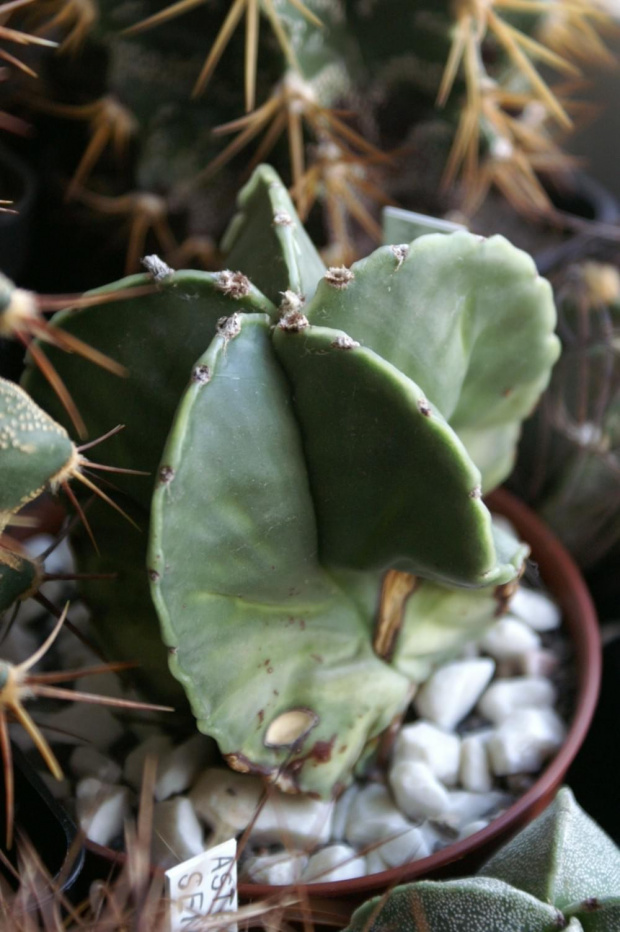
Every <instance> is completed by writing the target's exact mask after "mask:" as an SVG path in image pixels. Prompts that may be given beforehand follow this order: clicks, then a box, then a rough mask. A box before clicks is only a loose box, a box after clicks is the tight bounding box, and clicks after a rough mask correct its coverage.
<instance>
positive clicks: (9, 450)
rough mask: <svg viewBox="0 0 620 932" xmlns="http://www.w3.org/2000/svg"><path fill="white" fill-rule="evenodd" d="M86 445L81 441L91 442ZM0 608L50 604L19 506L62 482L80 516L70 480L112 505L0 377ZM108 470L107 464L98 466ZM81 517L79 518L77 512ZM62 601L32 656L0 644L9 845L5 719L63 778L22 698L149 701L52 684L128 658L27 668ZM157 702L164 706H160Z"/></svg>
mask: <svg viewBox="0 0 620 932" xmlns="http://www.w3.org/2000/svg"><path fill="white" fill-rule="evenodd" d="M91 445H92V444H89V445H87V446H91ZM0 454H1V455H0V480H1V481H0V613H4V612H5V611H8V610H11V609H16V608H17V607H18V606H19V604H20V603H21V602H23V601H25V600H26V599H28V598H31V597H32V598H35V599H37V600H38V601H40V602H41V604H43V605H44V606H45V607H49V608H50V609H51V610H52V611H54V606H52V605H48V603H47V600H46V599H45V598H44V597H43V596H42V595H41V594H40V593H39V589H40V588H41V586H42V585H43V584H44V583H45V582H46V581H47V580H48V579H49V578H53V577H48V576H47V575H46V574H45V571H44V566H43V560H42V559H39V558H33V557H31V556H30V555H29V554H28V553H27V552H26V551H25V550H24V549H22V548H21V547H20V545H19V544H18V543H17V542H16V541H14V540H12V539H11V537H10V527H11V525H12V524H14V523H18V522H19V519H20V515H19V512H20V510H21V508H22V507H23V506H24V505H26V504H28V503H29V502H31V501H32V500H33V499H34V498H35V497H36V496H38V495H39V494H40V493H41V492H42V491H44V490H46V489H48V488H49V489H51V490H52V491H56V490H57V489H59V488H60V489H63V490H64V491H65V493H66V494H67V495H68V496H69V498H70V499H71V501H73V502H74V503H75V505H76V507H77V509H78V512H79V514H80V515H81V516H82V518H83V519H84V515H83V511H82V508H81V506H80V505H79V503H78V501H77V499H76V497H75V496H74V494H73V492H72V491H71V489H70V487H69V482H70V481H71V480H74V479H75V480H78V481H80V482H82V483H84V484H86V485H87V486H88V488H89V489H90V490H92V491H94V492H96V493H97V494H98V495H99V496H100V497H102V498H104V499H105V501H106V502H108V503H109V504H110V505H112V506H113V507H114V508H117V509H118V506H117V505H115V503H114V502H112V501H111V499H109V498H108V496H107V495H106V494H105V493H104V492H102V491H101V490H100V489H98V488H97V486H96V485H95V484H94V483H93V482H92V480H91V479H90V478H89V475H88V474H89V472H90V470H91V469H93V468H95V469H96V468H97V467H98V464H97V463H92V462H90V461H89V460H88V459H86V457H85V456H84V455H83V453H82V452H81V449H80V448H79V447H76V446H75V444H74V443H73V442H72V440H71V439H70V438H69V436H68V434H67V431H66V430H65V428H64V427H62V426H61V425H60V424H58V423H56V422H55V421H54V420H53V419H52V418H51V417H50V416H49V415H48V414H46V413H45V412H44V411H43V410H42V409H41V408H39V407H38V405H36V404H35V403H34V402H33V400H32V399H31V398H30V397H29V395H27V393H26V392H25V391H24V390H23V389H22V388H20V387H19V386H18V385H15V384H14V383H13V382H9V381H7V380H5V379H1V378H0ZM103 468H104V469H109V468H111V467H106V466H104V467H103ZM84 520H85V519H84ZM66 615H67V607H66V608H65V610H64V611H63V612H59V617H58V621H57V624H56V625H55V627H54V630H53V631H52V633H51V634H50V635H49V637H48V638H47V639H45V640H44V642H43V643H42V645H41V647H39V648H38V649H37V650H36V651H35V652H34V654H32V656H30V657H28V658H24V659H23V661H22V662H20V663H18V664H13V663H9V662H8V661H7V660H4V659H3V658H2V656H1V647H0V758H1V760H2V767H3V773H4V787H5V814H6V832H7V834H6V845H7V847H8V848H10V847H11V844H12V837H13V808H14V798H13V776H12V758H11V744H10V740H9V732H8V723H9V721H16V722H18V723H19V724H20V725H21V726H22V727H23V728H24V729H25V730H26V732H27V733H28V735H29V736H30V737H31V738H32V740H33V742H34V744H35V746H36V747H37V749H38V750H39V752H40V753H41V755H42V757H43V759H44V760H45V762H46V764H47V765H48V767H49V769H50V771H51V773H52V774H53V775H54V776H55V777H57V778H58V779H61V778H62V770H61V768H60V765H59V763H58V761H57V760H56V758H55V756H54V754H53V752H52V750H51V748H50V747H49V745H48V743H47V741H46V739H45V738H44V736H43V735H42V734H41V732H40V731H39V729H38V727H37V726H36V724H35V722H34V721H33V719H32V718H31V716H30V714H29V713H28V711H27V710H26V708H25V706H24V703H27V702H28V701H30V700H32V699H35V698H37V697H42V696H45V697H48V698H55V699H66V700H74V701H78V700H79V701H83V702H93V703H98V704H101V705H111V706H115V707H120V708H131V709H147V708H148V709H153V708H155V707H154V706H152V705H150V704H145V703H140V702H131V701H125V700H117V699H112V698H107V697H102V696H96V695H92V694H90V693H80V692H77V691H75V690H69V689H65V688H62V687H59V686H58V685H56V684H58V683H69V682H71V681H73V680H75V679H78V678H79V677H81V676H86V675H87V674H91V673H99V672H106V671H110V670H119V669H124V668H125V667H126V666H127V664H126V663H121V664H103V665H101V666H99V667H97V668H91V669H88V670H81V671H63V672H62V673H38V672H31V671H32V668H33V667H34V666H35V665H36V664H37V663H38V662H39V660H41V659H42V657H43V656H44V655H45V654H46V653H47V651H48V649H49V648H50V647H51V645H52V644H53V642H54V640H55V639H56V637H57V635H58V634H59V632H60V630H61V627H62V626H63V624H65V623H66V624H67V625H68V626H70V627H71V630H73V631H75V629H74V628H73V626H72V625H71V623H70V622H66ZM161 708H163V707H161Z"/></svg>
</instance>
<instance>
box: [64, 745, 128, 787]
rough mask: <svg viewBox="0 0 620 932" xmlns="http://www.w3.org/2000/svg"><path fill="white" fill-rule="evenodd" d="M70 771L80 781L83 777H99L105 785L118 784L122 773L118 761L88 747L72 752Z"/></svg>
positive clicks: (78, 748)
mask: <svg viewBox="0 0 620 932" xmlns="http://www.w3.org/2000/svg"><path fill="white" fill-rule="evenodd" d="M69 769H70V770H71V773H72V774H73V776H74V777H76V779H78V780H80V779H81V778H82V777H97V779H98V780H101V781H103V783H118V782H119V780H120V778H121V773H122V771H121V768H120V766H119V764H117V763H116V761H113V760H112V759H111V758H110V757H108V756H107V755H105V754H102V753H101V751H98V750H97V748H92V747H89V746H88V745H84V746H83V747H77V748H76V749H75V750H74V751H73V752H72V754H71V757H70V758H69Z"/></svg>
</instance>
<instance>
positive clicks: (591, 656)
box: [86, 489, 602, 909]
mask: <svg viewBox="0 0 620 932" xmlns="http://www.w3.org/2000/svg"><path fill="white" fill-rule="evenodd" d="M487 504H488V505H489V507H490V508H491V510H494V511H497V512H498V513H500V514H501V515H503V516H504V517H506V518H507V519H508V520H509V521H510V522H511V523H512V524H514V526H515V528H516V530H517V532H518V533H519V535H520V536H521V537H523V538H524V540H525V541H526V542H527V543H528V544H529V545H530V547H531V559H533V561H534V562H535V564H536V565H537V566H538V568H539V569H540V577H541V580H542V582H543V583H544V585H545V587H546V588H548V589H549V591H550V592H551V594H552V595H553V597H554V598H555V599H556V601H557V602H558V604H559V606H560V608H561V610H562V617H563V622H564V624H565V626H566V629H567V631H568V633H569V636H570V639H571V640H572V642H573V644H574V647H575V652H574V656H575V665H576V672H577V680H578V682H577V694H576V699H575V711H574V716H573V720H572V722H571V724H570V727H569V730H568V734H567V736H566V740H565V741H564V744H563V745H562V747H561V748H560V750H559V751H558V753H557V754H556V756H555V757H554V758H553V759H552V760H551V762H550V763H549V764H548V766H547V767H546V768H545V769H544V770H543V772H542V773H541V774H540V775H539V776H538V778H537V779H536V781H535V783H534V784H533V786H532V787H530V789H529V790H527V792H526V793H524V794H523V796H521V797H520V798H519V799H518V800H517V801H516V802H515V803H514V804H513V805H512V806H510V807H509V808H508V809H507V810H506V811H505V812H504V813H502V814H501V815H500V816H498V817H497V818H495V819H493V821H492V822H490V823H489V825H488V826H487V827H486V828H484V829H482V830H481V831H479V832H476V833H475V834H474V835H471V836H469V838H466V839H464V840H462V841H458V842H455V843H454V844H451V845H448V846H447V847H445V848H442V849H441V850H440V851H437V852H435V853H434V854H432V855H429V856H428V857H426V858H420V859H419V860H417V861H411V862H409V863H408V864H405V865H402V866H401V867H396V868H391V869H389V870H385V871H382V872H381V873H375V874H368V875H366V876H365V877H357V878H355V879H353V880H339V881H328V882H323V883H320V882H319V883H310V884H301V883H298V884H293V885H291V886H273V885H270V884H258V883H256V884H254V883H240V884H239V886H238V893H239V896H240V898H242V899H243V900H257V899H267V898H270V899H272V898H274V897H278V896H282V894H283V893H284V892H285V891H286V890H289V891H291V890H294V891H295V894H296V895H298V896H299V899H300V902H301V903H302V904H303V902H304V901H306V902H307V901H310V903H313V902H316V901H317V900H318V898H325V899H327V900H333V899H335V898H339V899H343V900H344V899H351V900H354V901H356V902H357V901H358V900H359V901H361V898H362V896H363V897H364V898H366V897H368V896H371V895H373V894H377V893H380V892H382V891H385V890H386V889H391V888H392V887H394V886H396V885H397V884H400V883H408V882H410V881H412V880H416V879H418V878H420V877H424V876H428V875H431V874H436V873H437V872H439V871H440V870H442V869H444V868H445V867H447V866H448V865H450V864H453V863H454V862H456V861H459V860H461V859H464V858H465V857H467V856H469V855H472V854H474V853H475V852H476V851H477V850H478V849H483V850H484V849H486V848H487V847H489V848H491V846H492V845H493V843H494V842H497V841H498V840H499V839H500V838H501V837H502V836H505V835H507V834H508V833H511V830H513V832H512V833H514V832H516V831H517V830H518V829H519V828H520V827H522V825H523V824H524V823H525V822H527V821H529V819H530V818H533V817H534V815H536V814H537V813H538V812H539V811H540V810H541V809H542V808H544V806H546V805H547V803H548V802H549V801H550V796H551V794H554V792H555V791H557V789H558V788H559V786H560V784H561V782H562V779H563V777H564V776H565V774H566V771H567V770H568V768H569V766H570V764H571V763H572V761H573V760H574V758H575V756H576V754H577V752H578V750H579V748H580V747H581V745H582V743H583V741H584V739H585V736H586V734H587V731H588V728H589V726H590V722H591V720H592V716H593V715H594V710H595V708H596V703H597V700H598V694H599V689H600V682H601V673H602V655H601V642H600V635H599V627H598V620H597V615H596V609H595V607H594V604H593V602H592V599H591V597H590V594H589V592H588V589H587V587H586V584H585V582H584V580H583V577H582V575H581V572H580V570H579V569H578V568H577V565H576V564H575V562H574V560H573V559H572V557H571V556H570V555H569V553H568V551H567V550H566V549H565V547H564V546H563V545H562V544H561V543H560V541H559V540H558V539H557V538H556V536H555V535H554V534H553V533H552V531H550V530H549V528H548V527H547V526H546V525H545V524H544V523H543V522H542V521H541V520H540V518H539V517H538V516H537V515H536V514H535V513H534V512H533V511H532V510H531V509H530V508H529V507H528V506H526V505H524V504H523V503H522V502H521V501H520V500H519V499H518V498H516V497H515V496H514V495H512V494H511V493H510V492H507V491H506V490H505V489H498V490H496V491H494V492H493V493H492V494H491V495H489V496H488V498H487ZM86 847H87V848H88V849H89V850H90V851H92V852H93V853H94V854H96V855H98V856H100V857H103V858H104V859H105V860H107V861H113V862H114V861H115V862H116V863H119V861H122V860H123V854H122V853H121V852H117V851H113V850H112V849H110V848H105V847H103V846H101V845H98V844H95V843H93V842H90V841H87V842H86ZM156 870H157V869H156ZM335 905H336V904H334V906H335ZM324 906H325V908H327V909H329V906H328V904H326V903H325V904H324Z"/></svg>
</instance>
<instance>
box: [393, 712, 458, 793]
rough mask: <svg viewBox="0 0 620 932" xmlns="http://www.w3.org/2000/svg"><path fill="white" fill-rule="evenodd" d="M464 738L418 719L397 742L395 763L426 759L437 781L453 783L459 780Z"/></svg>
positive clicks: (403, 732) (394, 756) (404, 729)
mask: <svg viewBox="0 0 620 932" xmlns="http://www.w3.org/2000/svg"><path fill="white" fill-rule="evenodd" d="M460 750H461V740H460V738H459V737H458V735H454V734H450V733H449V732H447V731H443V729H441V728H437V726H436V725H432V724H431V723H430V722H415V724H413V725H405V726H404V728H402V729H401V731H400V733H399V735H398V737H397V738H396V742H395V744H394V755H393V763H394V764H399V763H401V761H423V762H424V763H425V764H428V766H429V767H430V769H431V771H432V773H434V774H435V776H436V777H437V779H438V780H441V782H442V783H445V784H446V785H447V786H453V785H454V784H455V783H456V781H457V779H458V770H459V756H460Z"/></svg>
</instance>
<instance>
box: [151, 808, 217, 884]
mask: <svg viewBox="0 0 620 932" xmlns="http://www.w3.org/2000/svg"><path fill="white" fill-rule="evenodd" d="M203 850H204V837H203V831H202V826H201V824H200V822H199V821H198V818H197V816H196V813H195V812H194V809H193V807H192V804H191V803H190V801H189V799H186V798H185V797H182V796H177V797H176V799H167V800H165V801H164V802H158V803H155V806H154V807H153V835H152V839H151V861H152V862H153V863H154V864H157V865H158V866H159V867H163V868H168V867H173V866H174V865H175V864H180V863H181V862H182V861H186V860H187V859H188V858H193V857H195V855H197V854H200V852H201V851H203Z"/></svg>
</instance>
